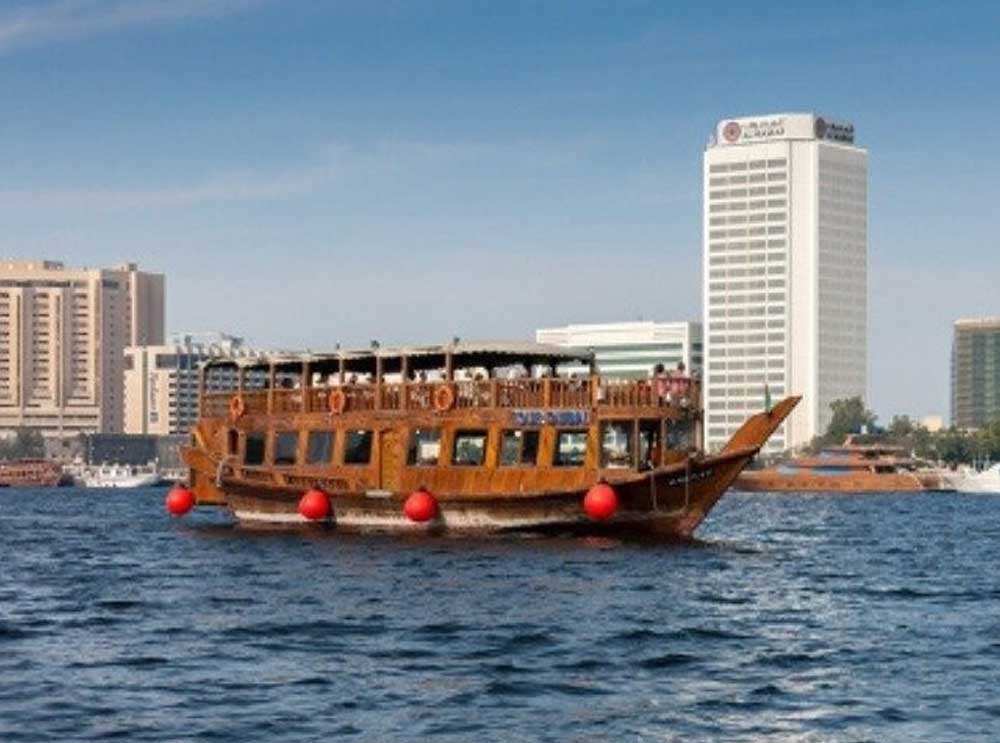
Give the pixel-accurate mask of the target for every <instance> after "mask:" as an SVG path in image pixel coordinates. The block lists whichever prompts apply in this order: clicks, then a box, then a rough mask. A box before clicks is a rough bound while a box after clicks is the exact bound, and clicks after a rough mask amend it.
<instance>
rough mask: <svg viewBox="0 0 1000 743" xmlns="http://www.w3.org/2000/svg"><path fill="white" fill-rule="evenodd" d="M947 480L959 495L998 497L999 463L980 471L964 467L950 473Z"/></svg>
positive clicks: (999, 488)
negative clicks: (974, 494) (970, 494)
mask: <svg viewBox="0 0 1000 743" xmlns="http://www.w3.org/2000/svg"><path fill="white" fill-rule="evenodd" d="M949 480H950V483H951V485H952V487H954V489H955V490H956V491H957V492H959V493H976V494H979V495H1000V463H998V464H994V465H991V466H987V467H983V468H982V469H977V468H976V467H969V466H965V467H962V468H960V469H958V470H957V471H955V472H953V473H951V474H950V476H949Z"/></svg>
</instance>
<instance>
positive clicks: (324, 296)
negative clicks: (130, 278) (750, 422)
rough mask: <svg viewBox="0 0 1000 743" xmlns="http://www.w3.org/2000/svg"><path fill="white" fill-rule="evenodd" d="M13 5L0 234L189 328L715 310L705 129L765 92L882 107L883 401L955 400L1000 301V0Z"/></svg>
mask: <svg viewBox="0 0 1000 743" xmlns="http://www.w3.org/2000/svg"><path fill="white" fill-rule="evenodd" d="M126 6H127V7H126ZM12 7H13V9H8V10H5V11H3V12H2V13H0V54H3V55H4V56H5V57H6V58H7V61H8V63H9V64H8V65H5V66H4V69H3V70H2V71H0V79H2V80H3V82H4V84H5V85H6V89H7V90H8V91H9V97H10V99H11V100H17V101H18V103H19V105H18V106H17V107H12V108H11V110H10V111H9V112H8V116H7V121H6V122H5V123H6V128H7V134H8V136H7V137H6V138H5V141H4V142H3V143H2V144H0V147H2V148H3V149H2V152H3V154H4V157H5V162H6V163H7V164H8V168H7V172H8V178H7V179H6V183H5V185H4V186H3V188H2V192H0V213H2V215H3V218H4V220H5V224H6V225H7V226H8V230H7V231H6V234H5V235H4V237H3V238H2V239H0V253H2V254H3V255H5V256H12V257H29V258H35V257H37V258H51V259H54V260H61V261H64V262H66V263H67V264H68V265H81V264H85V265H100V266H104V265H114V264H116V263H120V262H122V261H125V260H128V261H137V262H138V263H140V264H141V265H142V266H143V267H145V268H147V269H149V270H152V271H158V272H163V273H165V274H167V275H168V276H169V278H170V295H169V298H168V303H167V311H168V315H167V320H168V326H169V328H170V329H172V330H176V329H181V328H190V329H203V328H213V327H220V328H225V329H227V330H229V331H231V332H235V333H238V334H240V335H245V336H247V337H249V338H251V339H252V340H253V341H254V343H255V344H257V345H260V346H267V347H313V348H321V347H332V346H333V344H334V343H335V342H338V341H340V342H343V343H345V344H350V345H366V344H367V341H368V340H369V339H371V338H378V339H380V340H382V341H384V342H385V343H393V342H399V341H439V340H442V339H447V338H450V337H451V336H452V335H456V334H457V335H461V336H463V337H496V336H505V337H506V336H520V337H531V334H532V333H533V331H534V329H535V328H538V327H547V326H556V325H563V324H566V323H584V322H602V321H603V322H612V321H617V320H628V319H634V318H636V317H638V316H643V317H645V318H647V319H654V320H660V321H664V320H697V319H698V318H700V317H701V286H700V284H701V281H700V273H701V271H700V269H701V263H700V257H701V239H700V218H701V192H700V188H701V178H700V170H701V155H702V148H703V146H704V144H705V136H706V133H707V132H708V131H709V130H710V129H711V127H712V126H713V125H714V123H715V122H716V121H717V120H719V119H722V118H727V117H735V116H739V115H742V114H752V113H754V112H758V111H768V110H782V111H784V110H802V111H821V112H826V111H829V112H835V113H837V114H838V115H842V116H844V117H845V118H847V119H849V120H851V121H853V122H854V123H855V124H856V125H857V126H858V128H859V130H860V131H862V132H863V136H862V139H863V143H864V146H865V147H866V148H867V149H868V150H869V152H870V156H871V182H870V200H869V204H870V221H871V236H870V245H871V250H870V273H869V286H870V290H869V292H870V293H869V301H870V321H869V330H870V332H869V349H870V354H869V355H870V366H869V371H870V373H869V379H870V385H869V396H868V397H869V403H870V404H871V405H872V406H873V407H874V408H875V410H876V411H877V412H878V413H879V414H880V416H882V418H883V421H887V420H888V417H889V416H891V415H892V414H893V413H897V412H898V413H910V414H913V415H918V416H919V415H923V414H926V413H932V412H936V413H941V414H946V413H947V411H948V397H949V352H950V343H951V328H952V323H953V321H954V320H955V319H956V318H958V317H962V316H968V315H995V314H996V307H995V300H994V296H995V288H994V287H995V283H996V272H995V271H993V273H992V274H991V272H990V268H991V266H993V265H995V257H994V256H993V253H994V250H993V249H994V248H995V247H996V246H995V236H994V235H995V231H994V230H993V229H991V227H992V221H993V220H992V218H991V217H992V211H991V209H990V201H991V199H990V194H991V192H992V190H991V189H992V188H995V187H994V186H993V184H992V182H991V180H990V179H989V175H990V173H991V172H993V171H995V170H996V167H997V165H998V163H997V155H996V154H995V153H993V152H992V151H990V150H989V148H985V147H982V146H981V142H982V141H984V140H983V137H984V135H985V133H986V129H987V126H988V123H989V122H990V121H992V120H993V119H994V117H995V114H996V109H997V107H998V105H997V103H996V102H995V101H994V100H992V98H991V97H990V96H988V95H976V94H974V93H975V92H976V91H985V90H988V88H987V87H985V86H987V85H988V81H989V80H990V78H991V77H993V76H994V74H995V72H997V71H998V69H997V68H998V67H1000V62H998V59H1000V55H998V54H997V51H998V49H997V46H998V42H997V40H996V39H995V38H993V37H994V36H995V34H993V33H991V30H992V29H994V28H996V22H997V20H998V15H997V10H996V9H995V8H993V7H992V6H990V5H987V4H981V5H970V4H966V5H963V6H962V7H960V8H954V7H952V6H948V5H943V4H942V5H936V6H928V7H923V8H921V9H919V10H915V9H912V8H911V9H909V11H908V13H907V14H905V15H899V14H897V13H895V12H894V6H893V5H889V4H887V5H885V6H883V7H880V8H874V9H873V8H867V7H865V6H862V5H858V6H857V7H856V9H855V11H854V12H851V13H843V14H840V15H838V16H836V17H830V18H828V17H827V16H826V15H825V14H823V13H822V12H821V10H820V9H811V10H806V11H798V12H788V11H785V10H780V11H779V10H778V9H775V10H773V11H763V12H762V11H761V10H760V9H752V11H751V10H749V9H748V10H742V9H727V12H726V15H725V17H724V18H719V17H718V14H717V13H715V12H713V11H710V10H692V9H688V10H674V9H664V8H660V7H658V6H656V5H654V4H650V3H629V4H626V5H620V4H618V5H615V6H614V7H615V9H616V11H615V12H614V13H609V12H608V11H609V9H610V8H611V6H609V5H607V4H594V3H585V4H574V5H573V6H572V8H571V7H570V6H569V5H548V6H543V7H537V6H533V5H526V4H516V3H514V4H509V5H506V6H505V7H504V8H503V10H496V9H490V8H489V7H488V6H487V5H486V4H475V3H472V4H454V5H451V6H448V8H447V11H448V12H444V10H440V11H439V12H440V13H441V15H435V14H434V13H431V12H430V11H428V10H426V9H416V8H404V7H401V6H397V5H393V6H391V8H390V9H391V10H392V12H391V13H389V14H388V15H387V16H380V14H378V13H375V12H374V11H372V10H369V9H368V8H367V7H366V6H362V5H359V4H352V3H346V4H343V5H337V6H336V7H326V8H320V7H318V6H316V5H313V4H290V3H279V2H266V1H263V0H261V1H258V2H224V1H222V0H216V1H215V2H208V3H188V2H179V3H175V4H172V5H171V6H169V10H167V9H166V8H167V6H165V5H164V4H162V3H154V2H145V1H144V0H139V2H134V3H129V4H124V3H121V2H99V1H92V2H87V3H65V2H54V3H53V2H49V3H30V4H29V3H17V4H15V5H14V6H12ZM380 7H382V8H383V9H385V8H386V7H388V6H380ZM769 12H771V13H775V14H778V13H779V12H780V15H774V16H771V17H768V13H769ZM445 18H446V19H447V23H445V21H444V20H443V19H445ZM778 19H780V22H777V21H778ZM915 60H919V61H920V63H919V64H914V61H915ZM927 60H931V61H933V64H930V63H929V62H928V61H927ZM887 101H888V102H889V103H888V104H887ZM345 278H346V281H345V280H344V279H345ZM372 297H375V298H376V299H377V301H376V302H375V303H372V301H371V299H372Z"/></svg>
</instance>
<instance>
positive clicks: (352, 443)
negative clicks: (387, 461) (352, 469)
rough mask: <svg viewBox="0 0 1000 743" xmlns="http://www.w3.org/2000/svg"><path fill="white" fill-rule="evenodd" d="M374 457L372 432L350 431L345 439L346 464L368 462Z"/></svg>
mask: <svg viewBox="0 0 1000 743" xmlns="http://www.w3.org/2000/svg"><path fill="white" fill-rule="evenodd" d="M371 458H372V432H371V431H364V430H354V431H348V432H347V437H346V438H345V439H344V464H368V462H370V461H371Z"/></svg>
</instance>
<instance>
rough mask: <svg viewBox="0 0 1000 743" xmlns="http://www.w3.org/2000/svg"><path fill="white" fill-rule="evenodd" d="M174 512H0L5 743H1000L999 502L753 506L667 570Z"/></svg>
mask: <svg viewBox="0 0 1000 743" xmlns="http://www.w3.org/2000/svg"><path fill="white" fill-rule="evenodd" d="M163 495H164V491H162V490H148V491H134V492H100V491H90V492H87V491H82V490H59V491H36V492H30V491H21V492H16V491H6V492H3V491H0V740H3V741H7V742H10V743H13V742H14V741H39V740H53V741H70V740H105V739H111V738H120V739H125V740H130V741H132V740H135V741H145V740H148V741H176V740H213V741H257V740H261V741H264V740H267V741H271V740H274V741H300V740H359V741H403V740H406V741H413V740H438V741H521V740H525V741H527V740H532V741H534V740H543V741H592V740H615V741H618V740H631V741H659V740H666V741H691V740H731V741H751V740H752V741H759V740H780V741H831V740H835V741H840V740H844V741H862V740H872V741H934V742H935V743H937V742H938V741H952V740H956V741H957V740H962V741H968V740H998V739H1000V572H998V568H997V563H996V559H997V554H998V549H997V548H998V538H1000V498H991V497H961V496H950V495H887V496H831V497H825V496H810V497H796V496H777V495H772V496H768V495H730V496H728V497H727V498H725V499H724V500H723V501H722V503H721V504H720V505H719V507H718V508H717V510H716V511H715V512H714V513H713V514H712V516H711V518H710V519H709V520H708V522H707V523H706V524H705V525H704V526H703V527H702V529H701V531H700V532H699V537H700V541H699V542H697V543H694V544H690V545H680V546H678V545H674V546H668V545H648V544H645V545H636V544H620V543H617V542H609V541H588V540H575V539H525V538H521V539H516V538H507V539H484V540H466V539H461V540H459V539H436V540H427V541H420V540H398V539H392V538H374V537H373V538H362V537H333V536H330V535H322V534H311V533H283V534H274V533H271V534H261V533H248V532H246V531H243V530H240V529H237V528H234V527H232V526H231V525H230V523H229V522H228V520H227V518H226V516H225V514H223V513H221V512H207V513H197V514H195V515H194V516H193V517H188V518H187V519H185V520H180V521H178V520H172V519H170V518H168V517H167V516H165V515H164V514H163V511H162V498H163Z"/></svg>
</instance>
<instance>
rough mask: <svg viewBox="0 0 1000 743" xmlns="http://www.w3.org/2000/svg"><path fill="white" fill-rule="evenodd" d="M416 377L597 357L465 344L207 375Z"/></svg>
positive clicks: (303, 357)
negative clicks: (252, 372) (269, 373)
mask: <svg viewBox="0 0 1000 743" xmlns="http://www.w3.org/2000/svg"><path fill="white" fill-rule="evenodd" d="M404 359H405V363H406V368H407V370H408V371H410V372H419V371H426V370H433V369H444V368H446V367H447V366H449V365H450V366H451V367H452V368H458V369H462V368H486V369H495V368H499V367H505V366H515V365H518V364H520V365H523V366H525V367H532V366H548V367H555V366H558V365H561V364H568V363H582V364H586V365H591V364H593V360H594V354H593V353H592V352H590V351H582V350H580V349H571V348H564V347H563V346H553V345H546V344H542V343H531V342H527V341H459V342H456V343H449V344H447V345H441V346H404V347H400V348H370V349H366V350H345V351H335V352H332V353H299V354H290V353H276V354H269V355H268V354H265V355H263V356H257V357H254V358H238V359H214V360H211V361H209V362H207V363H206V364H205V368H206V369H222V368H226V367H229V368H244V369H256V370H264V369H269V368H270V367H271V366H272V365H273V366H274V368H275V370H276V371H278V372H295V371H300V370H301V369H302V368H303V365H304V364H305V363H308V364H309V369H310V371H312V372H318V373H321V374H324V373H333V372H337V371H339V370H340V369H341V365H343V369H344V371H345V372H347V373H356V374H374V373H375V372H376V371H377V367H378V366H381V370H382V372H383V373H386V374H391V373H394V372H399V371H401V370H402V369H403V363H404Z"/></svg>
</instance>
